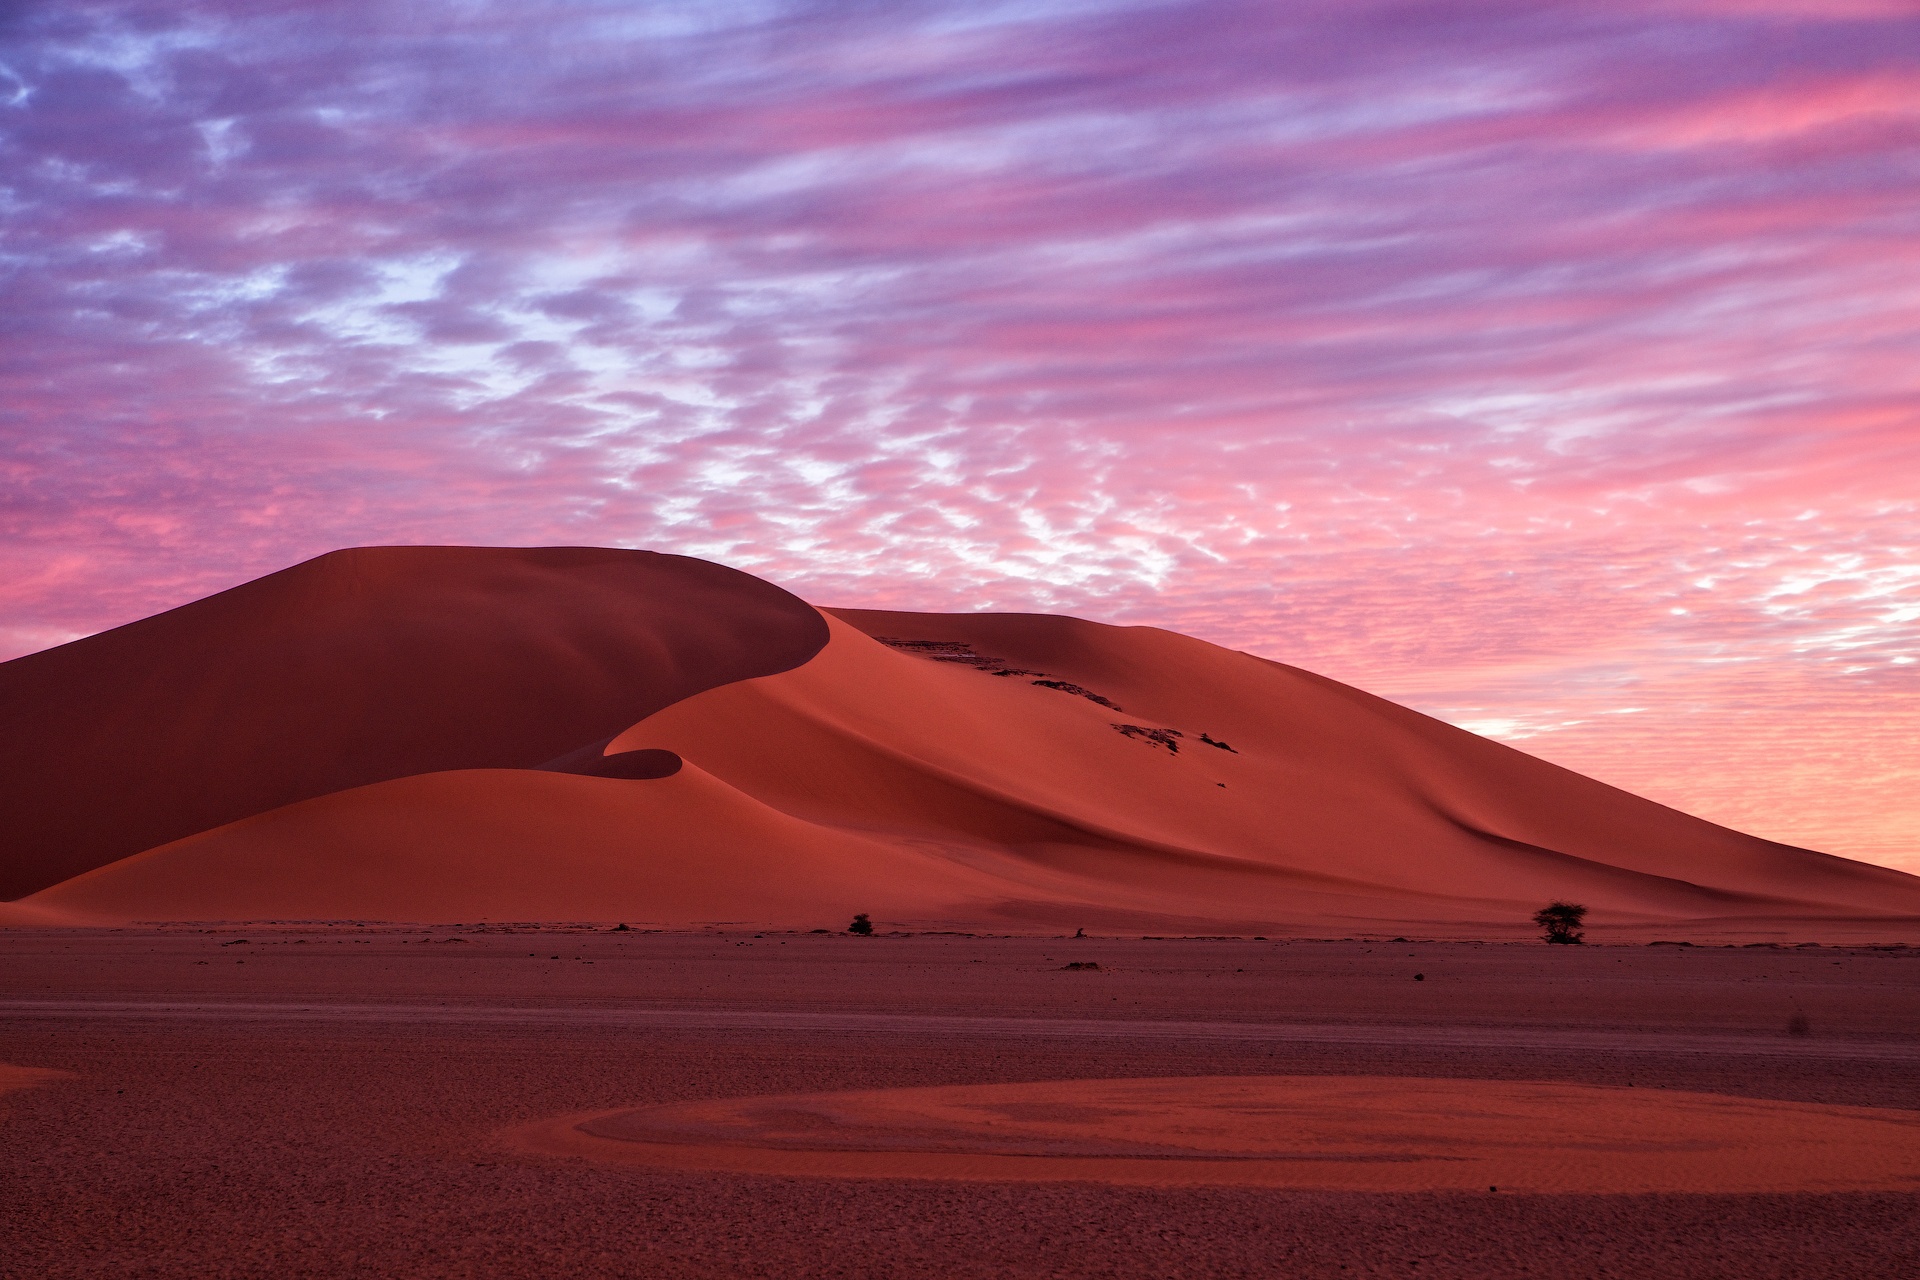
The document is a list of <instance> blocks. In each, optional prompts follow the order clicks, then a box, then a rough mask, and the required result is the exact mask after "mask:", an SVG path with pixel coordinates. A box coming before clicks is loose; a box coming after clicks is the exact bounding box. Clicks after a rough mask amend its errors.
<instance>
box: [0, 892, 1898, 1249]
mask: <svg viewBox="0 0 1920 1280" xmlns="http://www.w3.org/2000/svg"><path fill="white" fill-rule="evenodd" d="M1068 966H1078V967H1071V968H1070V967H1068ZM0 1028H4V1033H3V1034H0V1062H4V1063H5V1064H6V1066H5V1067H4V1068H0V1088H4V1089H5V1090H7V1092H5V1094H4V1096H0V1205H4V1217H5V1235H4V1248H0V1273H3V1274H5V1275H6V1276H9V1277H13V1276H19V1277H29V1276H31V1277H57V1276H87V1277H114V1276H194V1277H203V1276H207V1277H211V1276H260V1275H269V1274H271V1275H276V1276H304V1275H316V1276H320V1275H323V1276H487V1277H494V1276H501V1277H508V1276H540V1277H562V1276H647V1277H653V1276H662V1277H669V1276H782V1277H791V1276H901V1277H905V1276H1289V1277H1320V1276H1326V1277H1336V1276H1337V1277H1361V1276H1388V1275H1391V1276H1415V1275H1417V1276H1460V1277H1501V1276H1529V1277H1534V1276H1554V1277H1587V1276H1688V1277H1711V1276H1725V1277H1743V1278H1745V1277H1766V1276H1780V1277H1888V1278H1892V1277H1911V1276H1913V1275H1915V1274H1920V948H1914V947H1882V948H1867V947H1844V946H1821V947H1780V946H1759V947H1741V946H1733V947H1721V946H1691V947H1681V946H1665V945H1644V944H1636V945H1613V944H1608V945H1587V946H1578V947H1548V946H1544V945H1541V944H1538V943H1519V942H1507V943H1465V942H1421V941H1380V940H1374V941H1351V940H1348V941H1343V940H1321V941H1313V940H1301V939H1280V938H1272V939H1256V938H1252V937H1236V938H1141V937H1138V936H1128V937H1124V938H1117V937H1088V938H1081V939H1073V938H1069V937H1064V936H1063V937H1034V936H1026V937H1002V936H984V935H980V936H967V935H956V934H929V933H913V934H907V933H898V932H889V931H888V930H887V929H886V927H885V926H884V925H883V926H882V929H881V931H880V933H879V934H878V935H877V936H874V937H870V938H858V937H850V936H846V935H844V934H827V935H822V934H816V933H809V932H773V931H765V932H729V931H726V930H706V931H678V932H642V931H637V930H634V931H626V932H615V931H612V930H610V929H609V928H608V927H607V926H605V925H596V926H590V927H589V926H578V927H565V926H555V925H541V926H523V927H516V926H510V925H484V926H476V925H437V926H433V927H425V926H398V925H371V924H369V925H356V924H313V923H302V924H283V925H277V926H276V925H259V924H244V925H235V924H225V925H204V924H202V925H191V926H188V925H175V926H147V927H126V928H120V929H35V928H14V929H8V930H0Z"/></svg>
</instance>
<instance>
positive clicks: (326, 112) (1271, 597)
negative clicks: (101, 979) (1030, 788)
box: [0, 0, 1920, 871]
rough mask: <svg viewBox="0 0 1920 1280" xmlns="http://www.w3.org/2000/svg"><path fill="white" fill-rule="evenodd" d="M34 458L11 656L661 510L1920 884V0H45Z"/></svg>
mask: <svg viewBox="0 0 1920 1280" xmlns="http://www.w3.org/2000/svg"><path fill="white" fill-rule="evenodd" d="M0 486H4V493H5V502H4V504H3V505H0V520H4V538H0V656H10V655H16V654H20V653H25V652H29V651H32V650H35V649H38V648H42V647H45V646H47V645H52V644H57V643H60V642H62V641H65V640H68V639H72V638H74V637H76V636H79V635H83V634H87V633H89V632H92V631H96V630H99V629H101V628H104V627H109V626H113V625H116V624H119V623H122V622H126V621H129V620H131V619H133V618H136V617H140V616H142V615H145V614H148V613H151V612H154V611H156V610H159V609H163V608H166V607H169V606H171V605H175V604H179V603H182V602H183V601H186V600H188V599H191V598H194V597H196V596H200V595H204V594H206V593H208V592H211V591H214V590H218V589H220V588H223V587H226V586H230V585H233V584H234V583H236V582H239V581H242V580H244V579H247V578H251V577H255V576H258V575H259V574H262V573H265V572H269V571H271V570H273V569H277V568H280V567H283V566H285V565H287V564H289V563H292V562H294V561H297V560H300V559H304V558H306V557H308V556H311V555H315V554H318V553H320V552H322V551H326V550H329V549H332V548H335V547H339V546H347V545H355V544H366V543H392V542H457V543H495V544H538V543H587V544H600V545H619V546H636V547H651V548H655V549H659V550H667V551H678V552H684V553H687V554H692V555H698V556H704V557H708V558H711V559H715V560H720V561H723V562H725V563H728V564H733V565H737V566H739V567H741V568H745V569H748V570H750V571H753V572H756V573H759V574H762V575H764V576H766V577H769V578H771V579H773V580H775V581H778V582H780V583H783V584H784V585H786V586H788V587H790V588H791V589H793V590H794V591H796V592H798V593H800V594H801V595H803V596H805V597H806V598H808V599H810V600H813V601H815V602H817V603H822V604H844V605H876V606H892V607H901V608H914V609H974V608H991V609H1029V610H1046V611H1060V612H1071V613H1075V614H1078V615H1080V616H1083V617H1089V618H1096V619H1101V620H1105V621H1113V622H1135V623H1150V624H1153V625H1158V626H1166V627H1171V628H1174V629H1177V630H1181V631H1185V632H1189V633H1191V634H1194V635H1198V636H1201V637H1204V638H1206V639H1209V640H1214V641H1217V642H1219V643H1223V644H1228V645H1233V646H1235V647H1239V648H1245V649H1248V650H1251V651H1253V652H1256V653H1259V654H1262V655H1265V656H1269V657H1273V658H1277V659H1280V660H1282V661H1286V662H1292V663H1296V664H1298V665H1301V666H1305V667H1308V668H1311V669H1314V670H1317V671H1322V672H1325V673H1326V674H1328V675H1331V676H1334V677H1336V678H1339V679H1342V680H1347V681H1350V682H1352V683H1354V684H1358V685H1360V686H1362V687H1364V688H1367V689H1370V690H1372V691H1374V692H1377V693H1381V694H1384V695H1386V696H1389V697H1392V698H1395V699H1397V700H1399V701H1401V702H1404V703H1407V704H1408V705H1411V706H1414V707H1418V708H1420V709H1421V710H1423V711H1427V712H1430V713H1432V714H1435V715H1438V716H1442V717H1444V718H1446V719H1448V720H1451V721H1454V722H1455V723H1458V724H1462V725H1465V726H1467V727H1469V728H1473V729H1476V730H1477V731H1480V732H1484V733H1488V734H1491V735H1493V736H1495V737H1499V738H1502V739H1504V740H1506V741H1510V742H1513V743H1515V744H1516V745H1519V746H1521V747H1522V748H1524V749H1526V750H1528V751H1531V752H1534V753H1536V754H1538V755H1542V756H1544V757H1546V758H1548V759H1550V760H1555V761H1558V762H1560V763H1562V764H1566V765H1568V766H1570V767H1573V768H1576V769H1579V770H1581V771H1583V772H1587V773H1591V774H1593V775H1594V776H1596V777H1599V778H1602V779H1605V780H1607V781H1609V782H1613V783H1616V784H1619V785H1622V786H1626V787H1628V788H1631V789H1633V790H1636V791H1639V792H1641V793H1643V794H1646V795H1649V796H1652V797H1654V798H1655V799H1658V800H1662V801H1665V802H1667V803H1670V804H1674V805H1677V806H1679V807H1681V808H1685V809H1688V810H1690V811H1692V812H1696V813H1700V814H1702V815H1704V816H1706V817H1709V818H1713V819H1715V820H1717V821H1721V822H1726V823H1728V824H1730V825H1734V826H1738V827H1741V828H1743V829H1746V830H1749V831H1753V832H1755V833H1757V834H1760V835H1765V836H1770V837H1773V838H1775V839H1781V840H1787V841H1790V842H1794V843H1799V844H1807V845H1811V846H1813V847H1817V848H1823V849H1827V850H1830V851H1832V852H1836V853H1844V854H1848V855H1850V856H1854V857H1860V858H1866V859H1870V860H1873V861H1879V862H1885V863H1888V864H1890V865H1895V866H1902V867H1905V868H1906V869H1909V870H1913V871H1920V762H1917V760H1920V750H1916V744H1920V9H1917V8H1916V6H1915V5H1914V4H1912V3H1907V2H1905V0H1884V2H1882V0H1853V2H1850V3H1838V2H1829V0H1818V2H1816V0H1805V2H1796V0H1699V2H1697V3H1684V2H1681V0H1670V2H1662V0H1645V2H1643V3H1632V4H1627V3H1591V4H1563V5H1555V4H1551V3H1521V2H1519V0H1513V2H1510V3H1509V2H1494V0H1486V2H1476V3H1451V4H1449V3H1412V2H1411V0H1407V2H1403V3H1392V4H1389V3H1371V4H1369V3H1352V2H1346V0H1343V2H1341V3H1333V2H1332V0H1321V2H1318V3H1315V2H1303V3H1296V4H1290V5H1273V4H1266V3H1260V4H1252V3H1249V4H1234V3H1218V4H1172V5H1168V4H1124V3H1114V4H1098V3H1084V2H1066V3H1057V4H1044V3H1025V4H999V5H995V4H992V3H980V2H977V0H976V2H972V3H964V4H962V3H952V4H937V3H934V4H914V3H899V4H886V5H867V4H861V5H855V4H779V3H729V2H727V0H703V2H701V3H658V4H641V5H633V4H626V3H620V4H615V3H573V4H564V3H544V2H543V0H514V2H513V3H506V2H505V0H494V2H491V3H490V2H488V0H478V2H472V0H469V2H464V3H459V4H452V3H447V4H440V5H435V4H420V5H404V6H399V5H388V4H371V3H358V2H356V0H334V2H329V3H326V4H320V3H301V2H298V0H249V2H248V3H245V4H242V3H237V2H236V3H232V4H227V5H219V4H199V5H196V4H192V3H166V4H138V3H129V4H89V3H60V4H51V3H49V4H39V5H36V4H32V3H29V4H25V5H14V6H9V7H8V8H7V9H6V10H5V12H4V15H0Z"/></svg>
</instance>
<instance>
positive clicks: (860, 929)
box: [847, 911, 873, 938]
mask: <svg viewBox="0 0 1920 1280" xmlns="http://www.w3.org/2000/svg"><path fill="white" fill-rule="evenodd" d="M847 932H848V933H857V934H859V935H860V936H861V937H863V938H866V937H871V936H872V934H873V921H871V920H869V919H867V913H866V912H864V911H862V912H861V913H860V914H859V915H857V916H855V917H854V918H853V923H852V924H850V925H848V926H847Z"/></svg>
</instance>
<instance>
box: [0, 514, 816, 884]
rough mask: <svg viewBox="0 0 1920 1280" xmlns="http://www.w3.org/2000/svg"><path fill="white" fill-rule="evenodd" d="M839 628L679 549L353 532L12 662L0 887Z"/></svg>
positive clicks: (713, 673) (627, 712) (677, 683)
mask: <svg viewBox="0 0 1920 1280" xmlns="http://www.w3.org/2000/svg"><path fill="white" fill-rule="evenodd" d="M825 640H826V631H825V629H824V628H823V627H822V626H821V624H820V618H819V615H818V614H817V613H815V612H814V610H812V609H811V608H809V607H808V606H806V605H804V604H802V603H801V602H800V601H798V600H796V599H795V598H794V597H792V596H790V595H788V594H787V593H786V592H784V591H782V590H780V589H779V588H778V587H775V586H773V585H772V584H770V583H766V582H762V581H760V580H759V579H757V578H752V577H749V576H748V575H746V574H743V573H739V572H736V571H735V570H732V569H726V568H722V567H721V566H719V565H714V564H708V563H706V562H704V561H700V560H690V559H687V558H685V557H683V556H667V555H658V554H655V553H653V552H646V551H609V550H595V549H586V548H567V547H557V548H556V547H548V548H538V549H503V548H477V547H376V548H362V549H359V550H354V551H341V552H335V553H333V554H331V555H326V556H321V557H320V558H319V559H317V560H310V561H308V562H306V563H305V564H301V565H296V566H294V567H293V568H291V569H287V570H284V571H282V572H280V573H276V574H272V575H271V576H269V577H265V578H261V579H259V580H257V581H254V582H249V583H247V584H245V585H244V586H239V587H235V588H234V589H233V590H231V591H223V592H221V593H220V594H219V595H215V596H211V597H209V598H207V599H205V600H198V601H195V602H194V603H192V604H189V605H184V606H182V607H181V608H178V609H173V610H170V611H168V612H166V613H163V614H159V615H157V616H155V617H152V618H147V619H145V620H143V621H140V622H135V623H132V624H130V625H128V626H124V627H120V628H118V629H116V630H113V631H108V632H104V633H102V634H100V635H97V636H90V637H88V638H87V639H84V640H78V641H75V642H74V643H72V644H68V645H62V646H60V647H59V648H57V649H50V650H48V651H46V652H44V653H36V654H31V655H29V656H27V657H24V658H18V659H15V660H14V661H12V662H8V663H4V664H0V778H4V779H5V785H4V787H3V788H0V830H4V831H5V832H6V833H7V834H6V844H7V857H6V859H5V862H4V864H0V898H13V897H18V896H20V895H22V894H25V893H30V892H32V891H34V890H36V889H41V888H44V887H46V886H48V885H51V884H54V883H56V882H58V881H61V880H64V879H66V878H67V877H69V876H73V875H77V874H79V873H80V872H83V871H86V870H89V869H91V868H93V867H98V866H102V865H104V864H106V863H109V862H112V861H114V860H115V859H118V858H124V857H126V856H128V855H129V854H134V853H138V852H140V851H141V850H143V849H149V848H152V847H153V846H155V845H159V844H163V843H165V842H167V841H170V840H176V839H179V838H180V837H182V836H187V835H191V834H193V833H195V832H199V831H205V830H207V829H209V828H212V827H217V826H220V825H221V824H223V823H228V822H232V821H234V820H236V819H239V818H244V817H247V816H249V815H251V814H257V813H262V812H265V811H267V810H269V809H274V808H278V807H279V806H281V805H286V804H291V803H293V802H295V801H299V800H305V799H309V798H311V797H314V796H321V795H326V794H328V793H330V792H336V791H341V790H344V789H346V788H349V787H356V786H362V785H365V784H367V783H372V782H379V781H383V780H386V779H390V778H400V777H406V776H408V775H412V774H420V773H427V772H430V771H434V770H442V769H476V768H502V767H517V768H530V767H536V766H539V765H541V764H543V763H546V762H548V761H551V760H554V759H555V758H556V757H561V756H563V755H565V754H567V753H570V752H573V751H575V750H576V749H577V748H580V747H582V746H585V745H587V744H589V743H598V742H604V741H605V740H606V739H607V738H608V737H609V736H610V735H612V734H615V733H618V732H619V731H620V730H621V729H623V728H625V727H626V726H628V725H630V724H632V723H633V722H634V721H635V720H638V719H640V718H641V717H643V716H646V715H648V714H649V713H651V712H653V711H657V710H659V709H660V708H661V707H664V706H667V705H668V704H670V703H672V702H674V701H677V700H678V699H680V698H684V697H686V696H688V695H689V694H693V693H698V692H699V691H701V690H702V689H707V688H710V687H712V686H714V685H716V684H724V683H726V682H728V681H732V680H741V679H745V678H747V677H750V676H757V675H766V674H768V673H770V672H775V671H782V670H785V669H786V668H788V667H791V666H794V665H796V664H798V663H801V662H804V661H806V660H807V659H808V658H809V657H811V656H812V655H813V654H814V652H815V651H816V650H818V649H819V647H820V646H821V644H822V643H824V642H825Z"/></svg>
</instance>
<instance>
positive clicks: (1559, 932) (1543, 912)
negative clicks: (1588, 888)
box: [1533, 902, 1587, 943]
mask: <svg viewBox="0 0 1920 1280" xmlns="http://www.w3.org/2000/svg"><path fill="white" fill-rule="evenodd" d="M1586 918H1587V909H1586V908H1585V907H1583V906H1581V905H1580V904H1579V903H1577V902H1550V903H1548V904H1547V905H1546V906H1544V907H1542V908H1540V909H1539V910H1538V911H1536V912H1534V913H1533V922H1534V923H1535V924H1537V925H1539V926H1540V930H1541V936H1543V937H1544V938H1546V940H1547V941H1548V942H1569V943H1573V942H1585V941H1586V940H1587V935H1586V934H1585V933H1584V932H1582V931H1581V929H1580V925H1581V922H1582V921H1584V920H1585V919H1586Z"/></svg>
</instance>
